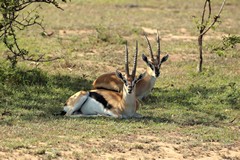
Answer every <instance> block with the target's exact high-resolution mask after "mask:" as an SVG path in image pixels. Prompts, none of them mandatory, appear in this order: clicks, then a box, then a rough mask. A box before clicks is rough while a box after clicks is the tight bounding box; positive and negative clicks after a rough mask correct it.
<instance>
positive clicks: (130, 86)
mask: <svg viewBox="0 0 240 160" xmlns="http://www.w3.org/2000/svg"><path fill="white" fill-rule="evenodd" d="M125 49H126V53H125V76H123V75H122V73H121V72H119V71H118V70H116V76H117V77H118V78H119V79H120V80H121V81H122V82H123V91H124V92H125V93H127V94H132V93H135V92H133V91H134V90H135V85H136V84H137V82H139V81H140V80H141V79H142V78H143V77H144V75H143V74H140V75H139V76H138V77H136V69H137V54H138V42H136V52H135V55H134V63H133V70H132V74H131V75H130V74H129V66H128V46H127V44H126V47H125Z"/></svg>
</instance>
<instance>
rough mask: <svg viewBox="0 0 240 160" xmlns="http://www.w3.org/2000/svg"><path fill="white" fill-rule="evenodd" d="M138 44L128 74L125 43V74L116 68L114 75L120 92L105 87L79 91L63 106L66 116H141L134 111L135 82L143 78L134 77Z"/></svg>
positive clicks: (135, 102) (135, 99) (141, 75)
mask: <svg viewBox="0 0 240 160" xmlns="http://www.w3.org/2000/svg"><path fill="white" fill-rule="evenodd" d="M137 54H138V44H137V42H136V52H135V56H134V65H133V71H132V74H131V75H130V74H129V66H128V47H127V44H126V53H125V76H123V75H122V73H121V72H119V71H118V70H116V73H115V74H116V77H117V78H118V79H119V80H121V81H122V83H123V88H122V91H121V92H116V91H110V90H106V89H96V90H90V91H88V92H86V91H79V92H77V93H76V94H74V95H73V96H71V97H70V98H69V99H68V100H67V102H66V106H65V107H64V111H65V112H66V114H65V115H67V116H73V117H78V116H97V115H102V116H110V117H116V118H130V117H142V116H141V115H140V114H138V113H136V111H137V109H138V105H139V104H138V101H137V98H136V93H135V90H136V84H137V83H138V82H139V81H140V80H141V79H142V78H143V76H144V75H143V74H140V75H139V76H138V77H137V78H136V67H137Z"/></svg>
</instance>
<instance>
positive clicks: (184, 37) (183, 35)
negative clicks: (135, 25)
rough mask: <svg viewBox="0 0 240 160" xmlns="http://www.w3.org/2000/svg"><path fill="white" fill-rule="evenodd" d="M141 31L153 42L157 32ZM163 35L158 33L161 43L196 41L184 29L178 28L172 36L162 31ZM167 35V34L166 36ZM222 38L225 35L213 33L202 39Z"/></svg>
mask: <svg viewBox="0 0 240 160" xmlns="http://www.w3.org/2000/svg"><path fill="white" fill-rule="evenodd" d="M142 30H143V31H144V32H145V33H146V34H148V35H149V39H150V40H153V39H154V38H155V36H156V33H157V30H156V29H154V28H147V27H142ZM164 33H165V34H164V35H161V33H160V32H159V34H160V36H161V39H162V40H163V41H172V40H181V41H184V42H191V41H196V40H197V38H198V37H197V35H196V36H193V35H191V34H190V33H189V32H187V29H185V28H180V29H178V30H177V34H172V33H168V32H165V31H164ZM166 33H168V34H166ZM223 36H226V34H224V33H221V32H218V33H217V32H215V33H212V34H208V35H205V37H204V39H207V40H208V39H222V37H223Z"/></svg>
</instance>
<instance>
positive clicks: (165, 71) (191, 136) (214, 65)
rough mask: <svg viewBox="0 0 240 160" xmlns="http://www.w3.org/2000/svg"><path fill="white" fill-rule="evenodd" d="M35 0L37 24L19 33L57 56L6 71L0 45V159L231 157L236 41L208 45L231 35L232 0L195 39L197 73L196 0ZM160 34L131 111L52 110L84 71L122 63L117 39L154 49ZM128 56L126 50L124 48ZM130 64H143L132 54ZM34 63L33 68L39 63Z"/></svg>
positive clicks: (235, 129)
mask: <svg viewBox="0 0 240 160" xmlns="http://www.w3.org/2000/svg"><path fill="white" fill-rule="evenodd" d="M220 5H221V1H220V0H213V12H214V14H216V13H217V11H218V9H219V7H220ZM61 6H62V8H63V9H64V11H61V10H57V9H56V8H54V7H52V6H45V5H43V10H42V11H39V12H40V14H41V15H42V16H44V24H45V26H46V33H41V32H42V30H41V29H40V28H38V27H33V28H30V29H29V30H26V31H23V32H19V34H20V37H21V38H20V39H19V40H20V43H21V45H22V46H24V47H26V48H27V49H28V50H30V51H31V53H33V54H35V53H38V54H40V53H41V54H42V53H45V54H46V55H47V56H49V57H56V56H59V57H62V58H61V59H60V60H57V61H53V62H49V63H41V64H37V63H31V62H26V63H22V62H20V63H19V64H18V68H17V70H15V71H12V70H11V69H9V68H8V67H7V65H8V64H7V62H5V61H4V57H5V53H6V49H5V48H4V46H3V44H1V45H0V50H1V53H0V54H1V57H3V58H1V68H0V73H1V75H0V80H1V81H0V88H1V89H0V113H1V114H0V159H233V160H237V159H240V116H239V115H240V97H239V96H240V83H239V79H240V68H239V66H240V53H239V50H240V47H239V45H238V46H236V47H235V48H232V49H228V50H227V51H225V52H224V55H223V56H218V55H217V54H216V53H213V52H212V48H213V47H214V46H219V45H221V39H222V36H224V35H228V34H239V31H240V29H239V26H240V16H239V15H240V10H239V8H240V2H239V0H228V1H227V4H226V6H225V8H224V11H223V13H222V16H221V20H222V23H221V24H220V25H219V26H217V28H216V29H215V30H211V31H210V32H209V33H208V34H207V35H206V37H205V38H204V68H203V69H204V72H203V73H201V74H198V73H197V64H198V49H197V34H198V33H197V30H196V23H195V22H194V21H195V20H194V16H195V17H200V15H201V11H202V6H203V0H194V1H193V0H171V1H168V0H162V1H158V0H149V1H140V0H128V1H126V0H114V1H110V0H97V1H83V0H72V2H69V3H66V4H61ZM157 29H158V30H159V33H160V36H161V49H162V55H165V54H167V53H168V54H169V55H170V57H169V60H168V61H167V62H166V63H164V64H163V65H162V68H161V77H160V78H159V79H158V80H157V83H156V85H155V88H154V90H153V92H152V94H151V96H149V97H148V98H147V99H145V100H144V101H143V102H142V106H141V108H140V110H139V113H141V114H143V115H144V116H145V117H144V118H141V119H122V120H120V119H110V118H104V117H99V118H67V117H62V116H55V115H54V114H55V113H59V112H60V111H61V109H62V106H63V105H64V103H65V101H66V99H67V98H68V97H69V96H71V95H72V94H73V93H75V92H77V91H79V90H89V89H90V88H91V83H92V82H93V80H94V79H95V78H96V77H97V76H99V75H101V74H103V73H105V72H110V71H115V70H116V69H117V68H119V69H123V66H124V65H123V63H124V61H123V57H124V43H125V42H126V40H127V41H128V44H129V49H130V53H131V55H132V54H133V52H134V48H135V41H136V40H138V42H139V44H140V46H139V55H140V54H142V53H143V52H145V53H146V54H148V53H147V46H146V42H145V40H144V36H143V33H144V32H146V33H147V34H148V36H149V39H150V41H151V42H152V44H153V45H154V49H155V50H156V43H155V36H156V30H157ZM131 58H132V57H131ZM138 59H139V61H138V62H139V63H138V73H140V72H142V71H144V69H145V64H143V62H142V61H141V56H139V58H138ZM40 69H41V70H40Z"/></svg>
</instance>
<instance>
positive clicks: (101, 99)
mask: <svg viewBox="0 0 240 160" xmlns="http://www.w3.org/2000/svg"><path fill="white" fill-rule="evenodd" d="M89 97H91V98H94V99H95V100H96V101H98V102H99V103H101V104H102V105H103V106H104V108H107V109H111V108H112V105H110V104H109V103H108V102H107V101H106V99H105V98H104V97H103V96H102V95H100V94H98V93H97V92H89Z"/></svg>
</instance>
